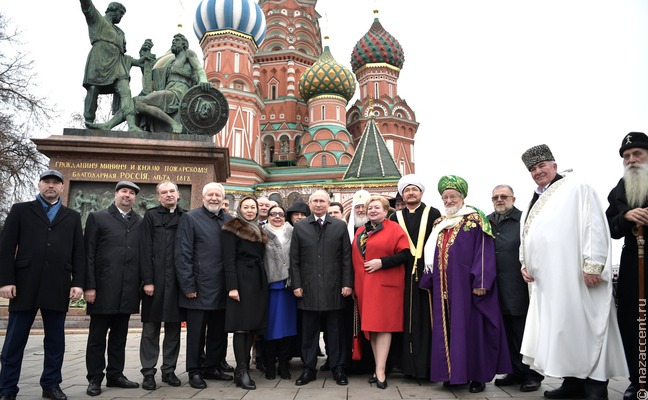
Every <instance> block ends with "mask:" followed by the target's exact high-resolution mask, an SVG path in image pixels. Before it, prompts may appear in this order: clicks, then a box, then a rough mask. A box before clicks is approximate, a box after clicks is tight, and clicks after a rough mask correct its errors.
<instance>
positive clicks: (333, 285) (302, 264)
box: [290, 215, 353, 311]
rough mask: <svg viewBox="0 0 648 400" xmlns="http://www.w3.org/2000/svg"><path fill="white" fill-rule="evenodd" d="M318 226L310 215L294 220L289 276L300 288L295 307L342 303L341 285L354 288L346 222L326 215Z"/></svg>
mask: <svg viewBox="0 0 648 400" xmlns="http://www.w3.org/2000/svg"><path fill="white" fill-rule="evenodd" d="M324 221H325V222H324V226H323V227H321V228H320V226H319V224H318V223H317V221H316V220H315V217H314V216H313V215H310V216H309V217H308V218H306V219H302V220H301V221H297V223H295V226H294V229H293V234H292V238H291V241H290V278H291V281H292V282H291V284H292V288H293V289H299V288H301V289H303V297H302V298H300V299H299V300H298V302H297V306H298V308H300V309H302V310H308V311H330V310H340V309H343V308H344V307H345V302H344V297H342V288H343V287H349V288H353V266H352V264H351V242H350V240H349V233H348V232H347V226H346V224H345V223H344V222H343V221H341V220H339V219H335V218H332V217H330V216H327V217H326V219H325V220H324Z"/></svg>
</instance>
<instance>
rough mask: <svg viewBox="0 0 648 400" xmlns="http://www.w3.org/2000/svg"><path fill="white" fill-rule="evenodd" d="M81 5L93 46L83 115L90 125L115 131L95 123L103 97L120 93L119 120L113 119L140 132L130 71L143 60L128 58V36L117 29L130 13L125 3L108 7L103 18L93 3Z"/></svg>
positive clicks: (115, 110)
mask: <svg viewBox="0 0 648 400" xmlns="http://www.w3.org/2000/svg"><path fill="white" fill-rule="evenodd" d="M80 2H81V11H82V12H83V15H85V19H86V23H87V24H88V34H89V36H90V43H91V44H92V48H91V49H90V53H89V54H88V59H87V61H86V68H85V74H84V76H83V86H84V87H85V88H86V90H87V94H86V99H85V108H84V113H83V116H84V118H85V123H86V126H87V127H88V128H98V127H100V128H104V129H105V128H107V129H111V128H112V127H114V126H115V125H117V124H115V125H113V126H109V127H108V126H106V125H105V124H101V125H100V124H95V123H94V120H95V114H96V111H97V98H98V97H99V95H100V94H113V95H114V94H117V96H113V113H114V114H115V115H116V116H117V115H119V117H118V118H113V119H114V120H122V121H123V120H126V121H128V125H129V129H130V130H139V128H138V127H137V125H136V123H135V107H134V105H133V99H132V96H131V91H130V86H129V77H130V72H129V71H130V68H131V66H133V65H140V64H141V63H142V61H141V59H138V60H136V59H133V58H132V57H130V56H128V55H126V37H125V35H124V32H123V31H122V30H121V29H120V28H119V27H117V24H118V23H119V22H120V21H121V19H122V17H123V16H124V14H125V13H126V7H124V6H123V5H122V4H121V3H118V2H112V3H110V4H108V8H107V9H106V15H105V16H102V15H101V13H99V11H98V10H97V9H96V7H95V6H94V4H93V3H92V0H80ZM111 121H112V120H111Z"/></svg>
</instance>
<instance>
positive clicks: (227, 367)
mask: <svg viewBox="0 0 648 400" xmlns="http://www.w3.org/2000/svg"><path fill="white" fill-rule="evenodd" d="M220 369H221V371H223V372H234V367H232V366H231V365H229V364H228V363H227V361H225V360H223V362H221V366H220Z"/></svg>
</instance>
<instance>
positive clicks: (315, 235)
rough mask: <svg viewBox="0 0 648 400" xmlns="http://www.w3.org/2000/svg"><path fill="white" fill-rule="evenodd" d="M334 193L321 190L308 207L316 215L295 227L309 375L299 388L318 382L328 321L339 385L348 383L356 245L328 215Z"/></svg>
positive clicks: (293, 252) (293, 266)
mask: <svg viewBox="0 0 648 400" xmlns="http://www.w3.org/2000/svg"><path fill="white" fill-rule="evenodd" d="M329 203H330V200H329V196H328V193H326V192H325V191H323V190H317V191H315V192H314V193H313V194H311V196H310V198H309V200H308V205H309V207H310V211H311V215H310V216H309V217H308V218H306V219H303V220H301V221H298V222H297V223H295V226H294V229H293V234H292V239H291V242H290V278H291V281H292V287H293V293H294V294H295V296H296V297H297V298H298V302H297V307H298V308H299V309H300V310H302V326H301V333H302V360H303V361H304V370H303V372H302V374H301V376H300V377H299V378H297V381H295V384H296V385H297V386H301V385H305V384H307V383H308V382H310V381H314V380H315V379H316V371H317V369H316V367H317V354H318V349H319V335H320V322H321V320H322V319H324V321H325V322H324V323H325V326H326V328H325V329H326V331H327V337H328V345H327V355H328V362H329V365H330V367H331V371H332V372H333V378H334V379H335V382H336V383H337V384H338V385H346V384H348V379H347V377H346V374H345V371H344V361H345V360H344V358H345V357H344V355H345V353H346V349H345V346H346V345H345V335H347V334H348V335H351V334H352V332H345V329H344V304H345V302H344V298H345V297H348V296H350V295H351V293H352V290H353V266H352V264H351V241H350V240H349V234H348V232H347V227H346V224H345V223H344V221H342V220H339V219H337V218H333V217H331V216H330V215H328V214H327V211H328V206H329Z"/></svg>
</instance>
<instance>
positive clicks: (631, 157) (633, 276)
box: [605, 132, 648, 400]
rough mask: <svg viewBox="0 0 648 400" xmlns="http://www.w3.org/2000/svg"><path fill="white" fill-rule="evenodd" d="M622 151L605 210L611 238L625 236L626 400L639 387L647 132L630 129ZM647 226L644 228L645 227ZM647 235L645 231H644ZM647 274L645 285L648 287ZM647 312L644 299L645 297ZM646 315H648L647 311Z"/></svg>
mask: <svg viewBox="0 0 648 400" xmlns="http://www.w3.org/2000/svg"><path fill="white" fill-rule="evenodd" d="M619 154H620V155H621V157H623V166H624V170H625V172H624V175H623V178H622V179H621V180H619V183H618V184H617V186H616V187H615V188H614V189H612V191H611V192H610V194H609V196H608V201H609V203H610V206H609V207H608V209H607V210H606V211H605V215H606V216H607V219H608V223H609V224H610V233H611V234H612V238H614V239H621V238H624V246H623V251H622V252H621V265H620V269H619V281H618V287H617V296H618V297H617V299H618V309H617V316H618V320H619V329H620V331H621V339H622V340H623V348H624V350H625V356H626V360H627V362H628V369H629V370H630V386H629V387H628V389H627V390H626V391H625V393H624V394H623V399H624V400H632V399H636V398H637V392H638V390H639V380H640V376H639V371H640V368H639V331H640V330H639V318H640V316H639V308H640V305H641V303H639V299H638V297H639V295H638V293H639V287H638V283H637V282H638V280H639V278H638V266H639V261H638V260H639V259H638V256H637V251H638V247H637V237H636V236H635V233H636V230H635V228H636V227H637V226H644V227H645V226H646V225H648V208H647V207H648V136H646V135H645V134H644V133H641V132H630V133H629V134H627V135H626V136H625V137H624V138H623V141H622V142H621V148H620V149H619ZM644 229H645V228H644ZM644 237H645V233H644ZM646 278H648V274H644V288H646V287H648V280H646ZM643 304H644V306H643V308H644V312H645V299H644V303H643ZM644 317H645V315H644ZM642 378H643V380H645V378H646V377H645V376H643V377H642Z"/></svg>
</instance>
